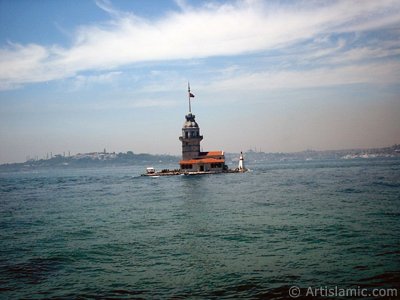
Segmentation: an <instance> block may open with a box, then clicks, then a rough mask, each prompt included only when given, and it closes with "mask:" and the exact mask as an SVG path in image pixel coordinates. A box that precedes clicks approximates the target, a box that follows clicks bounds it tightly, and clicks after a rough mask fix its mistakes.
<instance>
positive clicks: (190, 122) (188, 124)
mask: <svg viewBox="0 0 400 300" xmlns="http://www.w3.org/2000/svg"><path fill="white" fill-rule="evenodd" d="M185 117H186V121H185V123H183V126H182V128H199V124H197V122H196V121H195V115H193V114H192V113H189V114H188V115H186V116H185Z"/></svg>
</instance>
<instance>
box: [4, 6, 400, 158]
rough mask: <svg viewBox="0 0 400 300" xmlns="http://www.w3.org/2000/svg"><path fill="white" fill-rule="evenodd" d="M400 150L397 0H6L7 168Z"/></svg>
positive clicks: (5, 150) (5, 86) (5, 87)
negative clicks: (198, 140)
mask: <svg viewBox="0 0 400 300" xmlns="http://www.w3.org/2000/svg"><path fill="white" fill-rule="evenodd" d="M188 81H190V85H191V89H192V93H193V94H195V98H192V99H193V100H192V111H193V113H194V114H195V115H196V121H197V122H198V123H199V126H200V128H201V133H202V135H203V136H204V139H203V141H202V148H203V150H225V151H227V152H239V151H241V150H243V151H245V150H248V149H256V150H257V151H264V152H294V151H302V150H306V149H314V150H332V149H350V148H370V147H383V146H390V145H393V144H396V143H400V84H399V82H400V2H399V1H398V0H396V1H391V0H380V1H376V0H360V1H357V0H353V1H348V0H344V1H341V0H337V1H335V0H330V1H314V0H307V1H301V0H299V1H292V0H276V1H274V0H271V1H257V0H248V1H198V0H186V1H185V0H175V1H168V0H166V1H154V0H149V1H139V0H131V1H128V0H93V1H91V0H84V1H80V0H70V1H66V0H65V1H63V0H60V1H53V0H41V1H28V0H18V1H12V0H9V1H6V0H0V163H8V162H22V161H25V160H26V159H27V157H31V158H32V157H38V158H39V159H40V158H44V157H46V155H47V154H48V153H53V155H54V154H57V153H63V152H65V153H68V152H70V153H71V154H76V153H85V152H94V151H103V149H106V150H107V151H108V152H114V151H115V152H126V151H133V152H134V153H144V152H146V153H153V154H173V155H179V154H180V153H181V144H180V142H179V140H178V137H179V135H180V134H181V128H182V125H183V122H184V120H185V118H184V116H185V114H187V113H188V97H187V84H188Z"/></svg>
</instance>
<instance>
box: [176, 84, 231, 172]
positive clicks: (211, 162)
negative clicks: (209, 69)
mask: <svg viewBox="0 0 400 300" xmlns="http://www.w3.org/2000/svg"><path fill="white" fill-rule="evenodd" d="M193 97H194V95H193V94H192V93H191V92H190V85H189V84H188V98H189V113H188V114H187V115H186V116H185V118H186V121H185V123H184V124H183V127H182V136H180V137H179V140H180V141H181V142H182V160H181V161H180V162H179V165H180V170H181V171H186V172H223V171H224V170H225V169H227V168H226V166H225V156H224V152H223V151H220V150H218V151H208V152H202V151H200V149H201V148H200V142H201V140H202V139H203V136H202V135H200V127H199V125H198V124H197V122H196V120H195V115H194V114H192V108H191V101H190V100H191V98H193Z"/></svg>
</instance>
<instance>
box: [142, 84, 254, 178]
mask: <svg viewBox="0 0 400 300" xmlns="http://www.w3.org/2000/svg"><path fill="white" fill-rule="evenodd" d="M193 97H194V94H192V93H191V91H190V85H189V83H188V100H189V112H188V114H187V115H186V116H185V122H184V123H183V127H182V136H180V137H179V140H180V141H181V143H182V159H181V160H180V161H179V167H180V168H179V170H173V171H170V170H163V171H161V172H156V171H155V169H154V168H153V167H149V168H147V173H146V174H143V175H146V176H167V175H200V174H216V173H242V172H246V171H247V169H245V168H244V165H243V155H242V154H241V156H240V164H239V167H238V168H236V169H234V170H232V169H228V167H227V166H226V165H225V155H224V151H222V150H214V151H206V152H204V151H201V147H200V142H201V141H202V140H203V136H202V135H201V134H200V127H199V124H197V122H196V116H195V115H194V114H192V106H191V98H193Z"/></svg>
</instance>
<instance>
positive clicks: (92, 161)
mask: <svg viewBox="0 0 400 300" xmlns="http://www.w3.org/2000/svg"><path fill="white" fill-rule="evenodd" d="M179 159H180V158H179V157H177V156H172V155H152V154H147V153H139V154H134V153H133V152H132V151H128V152H126V153H106V152H92V153H83V154H81V153H79V154H76V155H73V156H63V155H55V156H54V157H51V158H49V159H39V160H33V159H31V160H28V161H26V162H24V163H12V164H3V165H0V171H13V170H24V169H27V170H28V169H39V168H61V167H62V168H68V167H95V166H113V165H126V166H130V165H148V164H160V163H162V164H169V163H175V164H177V163H178V161H179Z"/></svg>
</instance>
